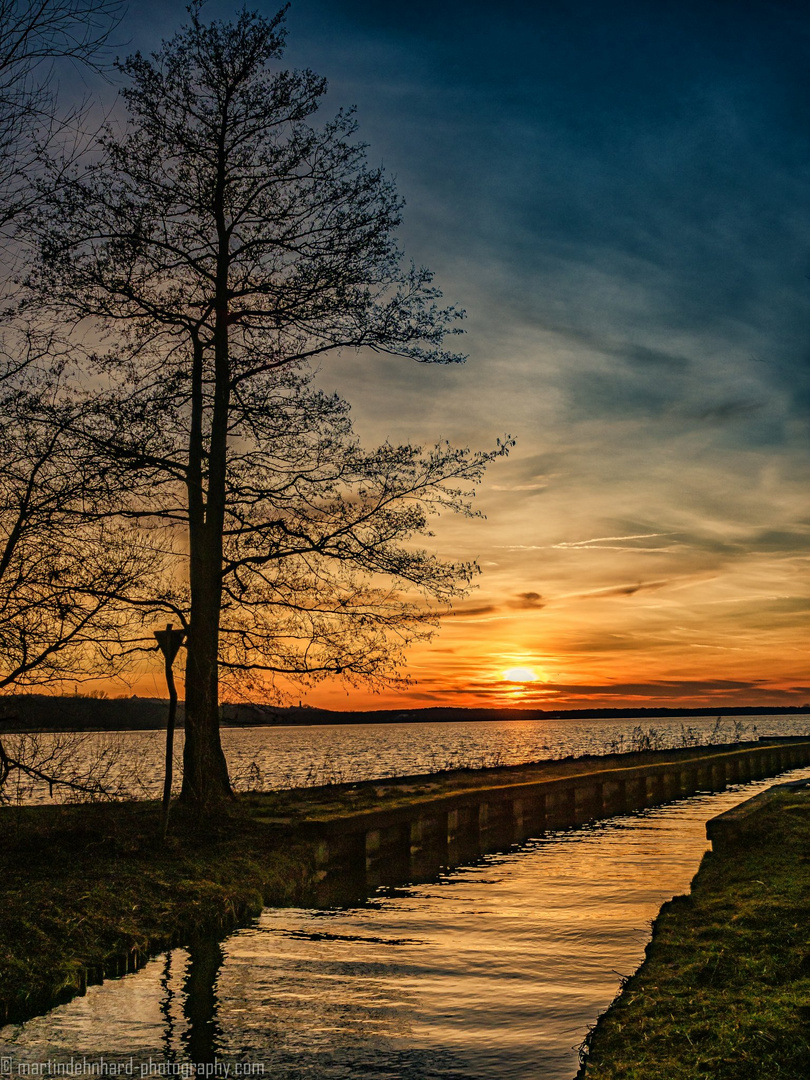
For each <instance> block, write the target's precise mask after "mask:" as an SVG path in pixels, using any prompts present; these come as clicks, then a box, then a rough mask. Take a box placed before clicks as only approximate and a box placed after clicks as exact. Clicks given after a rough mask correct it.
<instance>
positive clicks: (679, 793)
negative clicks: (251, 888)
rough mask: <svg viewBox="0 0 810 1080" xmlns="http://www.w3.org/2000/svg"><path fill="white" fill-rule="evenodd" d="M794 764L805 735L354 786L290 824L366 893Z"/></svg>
mask: <svg viewBox="0 0 810 1080" xmlns="http://www.w3.org/2000/svg"><path fill="white" fill-rule="evenodd" d="M802 765H810V739H806V738H803V737H802V738H787V737H786V738H765V739H762V740H760V741H759V742H757V743H739V744H732V745H726V746H712V747H690V748H687V749H682V750H672V751H659V752H653V753H650V752H648V753H644V754H621V755H612V756H611V757H609V758H598V757H591V758H583V759H579V760H574V761H565V762H543V763H538V764H537V765H535V766H515V767H511V768H501V769H493V770H478V771H476V772H469V773H467V774H466V775H465V774H462V773H450V774H447V775H446V776H445V777H433V778H430V777H422V778H415V777H411V778H403V779H400V780H398V781H396V782H394V781H392V782H391V783H390V784H388V785H381V784H376V785H374V784H372V783H371V782H369V783H368V784H360V785H353V786H352V788H350V789H349V790H348V791H347V790H344V791H343V792H342V793H341V794H342V797H341V800H340V802H332V803H330V802H327V803H325V804H324V805H323V806H318V805H317V804H315V805H313V804H312V803H311V802H310V805H309V806H306V805H304V806H302V807H301V813H300V815H299V817H298V818H297V819H296V821H295V824H296V827H297V831H298V833H299V835H300V836H302V838H303V837H306V838H307V839H309V840H311V841H314V843H315V847H316V862H317V866H318V869H319V871H320V872H321V875H322V876H324V877H326V876H329V877H332V878H339V879H341V880H342V881H343V882H344V884H345V880H346V878H347V876H349V875H353V876H354V878H355V880H357V879H359V878H364V879H365V885H366V887H370V888H371V887H374V886H375V885H376V884H380V883H381V882H385V881H396V880H398V879H401V880H415V879H417V880H418V879H419V878H423V877H429V876H431V875H432V874H435V873H436V872H437V870H438V869H439V868H441V867H445V866H455V865H459V864H461V863H463V862H465V861H468V860H469V859H472V858H475V857H476V856H477V855H479V854H483V853H485V852H490V851H498V850H502V849H503V848H505V847H509V846H510V845H511V844H515V843H521V842H523V841H525V840H527V839H528V838H530V837H533V836H538V835H540V834H542V833H543V832H547V831H551V830H556V829H567V828H572V827H576V826H578V825H583V824H585V823H587V822H590V821H596V820H599V819H600V818H607V817H612V816H614V815H617V814H623V813H628V812H630V811H633V810H639V809H643V808H646V807H650V806H658V805H660V804H662V803H666V802H670V801H673V800H675V799H680V798H686V797H688V796H690V795H694V794H695V793H697V792H709V791H721V790H723V789H724V788H725V787H727V786H728V785H729V784H734V783H741V782H745V781H749V780H758V779H762V778H764V777H767V776H774V775H777V774H779V773H780V772H783V771H785V770H787V769H790V768H795V767H798V766H802ZM419 780H421V781H422V783H421V784H420V783H418V782H417V781H419ZM352 790H353V791H355V792H356V793H357V794H358V797H361V793H362V794H365V795H366V797H367V796H368V793H369V791H373V792H374V793H375V794H376V796H377V797H376V799H375V800H374V803H373V805H367V806H363V807H362V808H357V809H353V808H352V806H351V805H350V802H351V800H350V798H349V796H350V795H351V793H352ZM311 798H312V797H311V796H310V800H311ZM274 820H278V819H274ZM289 820H290V823H292V819H289Z"/></svg>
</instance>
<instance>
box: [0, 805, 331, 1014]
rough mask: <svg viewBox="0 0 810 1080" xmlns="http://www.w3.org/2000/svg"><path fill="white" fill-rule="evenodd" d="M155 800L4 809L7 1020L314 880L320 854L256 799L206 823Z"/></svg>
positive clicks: (0, 866) (291, 898)
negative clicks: (261, 814) (267, 815)
mask: <svg viewBox="0 0 810 1080" xmlns="http://www.w3.org/2000/svg"><path fill="white" fill-rule="evenodd" d="M158 837H159V810H158V807H157V805H156V804H152V803H123V804H104V805H99V804H96V805H85V806H68V807H35V808H33V807H32V808H23V809H17V808H6V809H4V810H2V811H0V1023H2V1022H5V1021H19V1020H23V1019H26V1018H27V1017H30V1016H32V1015H35V1014H36V1013H38V1012H42V1011H44V1010H46V1009H48V1008H50V1007H52V1006H53V1005H54V1004H56V1003H58V1002H60V1001H65V1000H67V999H69V998H70V997H73V996H74V995H75V994H77V993H81V992H83V990H84V987H85V986H86V985H87V983H88V982H91V983H92V982H98V981H100V980H101V978H102V977H103V976H105V975H117V974H123V973H124V972H125V971H127V970H134V969H135V968H136V967H138V966H139V965H140V964H142V963H144V962H145V961H146V959H147V958H148V956H149V955H151V954H153V953H155V952H160V951H162V950H163V949H166V948H169V947H171V946H173V945H175V944H179V943H181V942H184V941H190V940H193V938H194V937H195V936H199V935H208V934H212V933H217V932H220V931H221V932H225V931H226V930H228V929H230V928H231V927H232V926H235V925H237V924H239V923H241V922H245V921H247V920H248V919H249V918H250V917H251V916H252V915H254V914H256V913H258V912H259V911H260V910H261V908H262V906H263V905H264V904H272V905H285V904H297V903H301V902H302V901H304V900H305V898H306V896H307V895H308V893H309V891H310V889H311V888H312V886H313V880H314V878H313V873H314V872H313V868H312V867H313V864H312V857H311V851H310V849H309V848H308V847H307V846H306V845H305V844H302V843H301V842H300V841H295V840H292V839H290V838H289V837H287V836H286V835H285V833H284V831H283V830H281V829H279V828H273V827H268V825H267V824H266V823H258V822H256V821H255V820H254V818H253V814H252V808H251V805H250V800H245V801H240V802H239V803H235V804H234V805H233V806H229V807H227V808H225V809H224V810H223V811H222V812H220V813H219V814H217V816H216V818H215V820H213V821H209V822H207V823H201V822H199V821H198V820H195V819H193V818H191V817H188V816H184V815H183V813H182V811H179V810H176V811H174V818H173V823H172V831H171V833H170V836H169V838H168V841H167V843H166V844H163V843H161V842H160V840H159V838H158Z"/></svg>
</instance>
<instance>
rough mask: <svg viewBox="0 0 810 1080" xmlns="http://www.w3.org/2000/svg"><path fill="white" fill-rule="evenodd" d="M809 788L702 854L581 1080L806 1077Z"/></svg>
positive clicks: (599, 1036) (596, 1039) (809, 1067)
mask: <svg viewBox="0 0 810 1080" xmlns="http://www.w3.org/2000/svg"><path fill="white" fill-rule="evenodd" d="M809 914H810V793H808V792H806V791H798V792H797V791H794V792H789V791H786V792H784V793H780V794H779V795H778V796H777V797H776V798H774V799H773V801H772V802H770V803H769V804H768V805H767V807H765V808H763V809H762V810H761V811H760V812H759V813H758V815H757V820H756V830H755V832H754V833H753V834H751V835H749V836H747V837H746V839H745V842H744V843H741V844H739V845H734V846H733V847H732V848H730V849H729V850H723V851H721V852H717V853H716V852H709V853H707V854H706V856H705V857H704V859H703V862H702V863H701V866H700V869H699V871H698V873H697V875H696V877H695V879H694V881H693V882H692V889H691V892H690V894H689V895H688V896H679V897H676V898H675V899H674V900H672V901H670V902H669V903H667V904H664V906H663V907H662V909H661V912H660V914H659V916H658V918H657V920H656V922H655V924H654V928H653V937H652V940H651V942H650V944H649V945H648V946H647V953H646V959H645V961H644V963H643V964H642V966H641V967H640V968H639V970H638V971H637V972H636V974H635V975H633V976H632V977H631V978H630V979H629V980H628V981H627V982H626V984H625V986H624V989H623V990H622V992H621V994H620V995H619V997H618V998H617V999H616V1000H615V1001H614V1003H613V1005H611V1007H610V1009H609V1010H608V1011H607V1012H606V1013H605V1014H604V1015H603V1016H602V1017H601V1018H600V1020H599V1022H598V1024H597V1026H596V1028H595V1030H594V1031H593V1032H592V1033H591V1035H590V1037H589V1044H590V1045H589V1054H588V1057H587V1060H586V1062H585V1064H584V1065H583V1068H582V1069H581V1070H580V1073H579V1076H580V1077H581V1078H583V1080H762V1078H763V1077H775V1078H779V1080H806V1077H808V1076H810V920H809V919H808V915H809Z"/></svg>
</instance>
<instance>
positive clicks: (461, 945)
mask: <svg viewBox="0 0 810 1080" xmlns="http://www.w3.org/2000/svg"><path fill="white" fill-rule="evenodd" d="M804 776H810V769H808V768H805V769H797V770H792V771H791V772H790V773H786V774H785V775H784V776H783V777H782V779H796V778H799V777H804ZM774 782H775V780H774V779H770V780H765V781H756V782H752V783H749V784H744V785H736V786H734V787H732V788H729V789H727V790H726V791H724V792H720V793H716V794H706V795H697V796H693V797H692V798H689V799H685V800H681V801H679V802H676V803H672V804H669V805H666V806H661V807H656V808H653V809H648V810H644V811H640V812H638V813H635V814H630V815H624V816H621V817H615V818H612V819H609V820H607V821H603V822H599V823H597V824H594V825H591V826H587V827H584V828H580V829H576V830H571V831H566V832H558V833H549V834H545V835H542V836H540V837H538V838H537V839H536V840H533V841H530V842H528V843H526V844H524V845H522V846H520V847H516V848H513V849H511V850H509V851H507V852H503V853H500V854H495V855H490V856H485V857H482V858H481V859H480V860H478V861H477V862H475V863H474V864H472V865H469V866H465V867H460V868H456V869H454V870H450V871H447V872H446V873H444V874H442V875H441V876H439V877H438V878H436V879H435V880H433V881H431V882H429V883H427V884H410V885H403V886H402V887H398V888H388V889H381V890H378V891H377V892H376V893H374V894H373V895H371V896H369V897H367V898H366V899H364V900H361V901H356V902H353V903H351V904H350V905H348V906H345V907H332V908H322V909H318V908H310V909H291V908H286V909H268V910H265V911H264V912H263V913H262V915H261V916H260V917H259V918H258V919H256V920H255V922H254V923H253V924H252V925H250V926H247V927H245V928H243V929H240V930H237V931H236V932H234V933H232V934H231V935H229V936H228V937H227V938H225V939H224V940H223V941H221V942H216V941H201V942H198V943H197V944H196V945H195V946H194V947H193V948H191V949H180V948H178V949H174V950H173V951H172V952H171V953H169V954H164V955H162V956H159V957H156V958H155V959H154V960H152V961H150V963H149V964H147V966H146V967H145V968H143V969H142V970H141V971H139V972H137V973H135V974H132V975H128V976H126V977H124V978H123V979H119V980H111V981H108V982H107V983H105V984H104V985H102V986H97V987H91V988H90V989H89V990H88V992H87V995H86V996H85V997H83V998H78V999H76V1000H74V1001H72V1002H70V1003H68V1004H66V1005H63V1006H60V1007H59V1008H56V1009H54V1010H53V1011H52V1012H50V1013H49V1014H48V1015H46V1016H43V1017H38V1018H35V1019H33V1020H31V1021H29V1022H28V1023H25V1024H22V1025H18V1026H11V1025H9V1026H6V1027H5V1028H2V1029H0V1049H1V1050H2V1054H3V1056H4V1057H5V1058H6V1059H7V1060H10V1061H11V1062H12V1063H13V1064H14V1070H15V1071H17V1072H18V1074H19V1069H20V1066H21V1065H23V1064H24V1063H35V1062H36V1063H40V1062H51V1063H52V1068H55V1067H56V1066H55V1064H54V1063H59V1062H61V1063H68V1062H70V1061H71V1059H72V1060H73V1062H74V1063H75V1064H76V1065H78V1066H80V1065H81V1062H82V1061H84V1060H86V1061H87V1062H88V1063H90V1064H92V1063H93V1062H98V1061H99V1060H100V1059H102V1058H103V1060H104V1061H105V1062H106V1063H107V1064H108V1066H109V1064H110V1063H113V1062H117V1063H119V1064H121V1065H123V1067H124V1068H127V1069H130V1070H131V1072H130V1075H136V1076H142V1075H143V1076H145V1075H159V1074H161V1071H162V1074H163V1075H166V1074H167V1073H169V1074H173V1075H178V1074H179V1075H183V1072H182V1070H183V1069H184V1068H187V1067H188V1063H190V1062H209V1063H211V1067H212V1068H218V1069H219V1072H218V1073H216V1074H214V1073H212V1074H211V1075H225V1073H224V1067H225V1065H230V1066H231V1071H230V1074H229V1075H231V1076H233V1075H237V1073H236V1071H235V1069H236V1066H237V1065H238V1066H239V1068H240V1072H239V1073H238V1075H249V1074H251V1073H252V1074H253V1075H257V1074H262V1075H264V1076H268V1077H272V1078H273V1080H361V1078H362V1080H571V1078H572V1077H573V1076H574V1074H575V1073H576V1071H577V1067H578V1055H577V1048H578V1046H579V1045H580V1044H581V1042H582V1040H583V1039H584V1037H585V1035H586V1033H587V1031H588V1029H589V1027H590V1026H591V1025H592V1024H593V1023H594V1022H595V1020H596V1018H597V1016H598V1015H599V1013H601V1012H602V1011H603V1010H604V1009H605V1008H606V1007H607V1006H608V1004H609V1003H610V1001H611V1000H612V998H613V997H614V996H615V994H616V993H617V992H618V990H619V988H620V984H621V980H622V978H623V977H624V976H627V975H629V974H631V973H632V972H633V971H634V970H635V969H636V967H637V966H638V964H639V963H640V961H641V960H642V958H643V953H644V946H645V945H646V943H647V941H648V940H649V935H650V924H651V920H652V919H654V917H655V915H656V914H657V912H658V909H659V907H660V905H661V903H662V902H663V901H665V900H667V899H669V898H670V897H672V896H673V895H675V894H678V893H682V892H685V891H687V890H688V888H689V883H690V881H691V879H692V877H693V875H694V873H695V871H696V870H697V867H698V864H699V862H700V859H701V856H702V854H703V852H704V851H705V850H706V848H707V843H706V839H705V823H706V821H707V819H708V818H710V817H713V816H715V815H716V814H719V813H721V812H722V811H724V810H727V809H729V808H730V807H731V806H734V805H736V804H737V803H739V802H741V801H742V800H744V799H747V798H749V797H750V796H751V795H753V794H755V793H757V792H758V791H761V790H763V789H764V788H766V787H768V786H770V785H771V784H772V783H774ZM186 1075H188V1074H187V1073H186Z"/></svg>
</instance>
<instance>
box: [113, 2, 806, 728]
mask: <svg viewBox="0 0 810 1080" xmlns="http://www.w3.org/2000/svg"><path fill="white" fill-rule="evenodd" d="M249 6H250V5H249ZM257 6H258V7H260V8H261V10H263V11H265V12H266V13H268V14H270V13H272V12H274V11H275V10H276V5H275V4H272V3H270V4H259V5H257ZM205 10H206V13H210V14H218V15H219V14H221V15H227V14H228V13H229V12H230V11H233V10H234V8H233V6H228V5H224V4H219V3H216V4H213V3H212V4H210V5H208V6H207V7H206V9H205ZM184 14H185V13H184V5H183V3H182V2H176V0H170V2H162V3H161V4H160V5H157V4H154V5H152V6H149V5H147V6H146V7H145V8H144V9H142V11H141V13H140V14H138V15H136V14H134V13H133V14H132V15H130V16H128V17H127V19H126V21H125V23H124V25H123V27H122V28H121V32H120V33H119V37H124V36H129V37H130V38H131V45H130V46H123V47H122V48H121V50H120V51H121V52H122V53H124V52H128V51H131V49H132V48H133V47H136V46H137V47H139V48H142V49H145V50H148V49H149V48H152V47H155V46H156V45H157V44H158V40H159V37H160V36H163V35H170V34H171V33H172V32H173V31H174V29H176V28H177V26H179V25H180V24H181V23H182V22H183V21H184ZM288 26H289V46H288V50H287V55H286V62H287V63H288V64H289V65H291V66H310V67H312V68H313V69H314V70H316V71H317V72H319V73H321V74H323V75H325V76H326V77H327V78H328V80H329V84H330V94H329V97H328V99H327V100H328V102H329V105H330V106H331V109H332V110H333V111H334V110H336V109H337V108H338V107H339V106H341V105H349V104H355V105H356V106H357V109H358V119H359V124H360V134H361V136H362V137H363V139H364V140H365V141H367V142H368V144H369V148H370V149H369V158H370V160H371V161H372V163H378V162H380V163H383V164H384V166H385V168H386V169H387V171H388V172H389V173H390V174H392V175H393V176H394V177H395V178H396V181H397V185H398V188H399V191H400V193H401V194H402V195H403V196H404V198H405V200H406V203H407V206H406V209H405V223H404V227H403V229H402V231H401V239H402V244H403V247H404V249H405V251H406V254H407V255H408V257H410V258H412V259H414V260H415V261H416V262H418V263H424V264H426V265H428V266H430V267H431V268H432V269H433V270H435V272H436V276H437V282H438V283H439V284H440V286H441V287H442V289H443V291H444V294H445V296H446V298H447V299H448V301H450V302H452V303H456V304H458V305H460V306H462V307H464V308H466V309H467V312H468V319H467V323H466V331H467V333H466V338H465V340H464V344H463V347H464V351H466V352H468V353H469V360H468V361H467V363H466V364H465V365H464V366H461V367H455V368H446V367H445V368H438V367H427V366H419V365H416V364H414V363H412V362H410V361H407V360H397V359H392V358H389V359H381V358H379V357H374V356H363V355H360V356H347V357H344V358H342V359H339V360H330V361H328V362H326V363H325V364H324V367H323V370H322V373H321V376H320V381H321V383H322V384H323V385H324V386H325V387H328V388H330V389H336V390H338V391H339V392H340V393H341V394H343V395H344V396H345V397H346V398H347V399H348V400H349V401H350V402H351V403H352V405H353V415H354V420H355V424H356V427H357V430H358V431H359V433H360V434H361V436H362V437H363V439H364V440H365V441H366V442H368V443H371V442H373V441H375V440H377V441H379V440H382V439H385V438H388V439H391V440H392V441H398V440H405V439H407V440H413V441H417V442H423V443H432V442H434V441H436V440H438V439H445V438H447V439H449V440H451V441H452V442H457V443H462V444H469V445H472V446H475V447H479V448H488V447H491V446H492V445H493V444H494V441H495V439H496V438H497V437H498V436H502V435H504V434H506V433H509V434H511V435H513V436H514V437H515V438H516V439H517V447H516V449H515V450H514V452H513V453H512V454H511V456H510V457H509V458H508V459H507V460H505V461H499V462H497V463H496V464H495V465H494V466H493V467H492V468H491V470H490V472H489V474H488V476H487V479H486V481H485V483H484V484H483V486H482V488H481V490H480V493H479V496H478V499H477V503H478V508H479V509H480V510H481V511H482V512H483V513H485V514H486V520H484V521H462V520H460V519H456V520H442V521H440V522H439V523H438V524H437V538H436V545H437V548H438V549H439V550H441V552H442V553H443V554H445V555H447V556H449V557H453V558H465V559H470V558H474V559H477V560H478V562H479V563H480V565H481V568H482V571H483V573H482V575H481V577H480V578H479V585H478V588H477V590H476V591H475V592H474V593H473V594H472V595H471V596H470V597H469V599H467V600H466V601H464V602H462V603H461V604H460V605H459V606H458V608H457V610H456V612H455V613H454V614H453V615H450V616H448V617H446V618H444V619H443V620H442V627H441V630H440V632H439V633H438V634H437V636H436V637H435V638H434V641H433V643H432V644H431V645H430V646H429V647H426V646H422V647H418V648H415V649H413V651H412V653H411V660H410V674H411V677H412V678H413V680H415V682H414V685H413V686H412V687H411V688H410V689H409V690H407V691H404V692H403V691H399V692H396V693H394V692H391V693H387V694H383V695H381V696H371V695H369V694H366V693H364V692H361V691H355V690H350V691H349V692H348V693H347V691H346V688H345V687H343V686H341V685H340V684H338V683H334V684H325V685H324V686H322V687H321V688H319V689H317V690H313V691H311V692H309V693H307V694H306V695H304V700H305V701H307V702H309V703H311V704H320V705H326V706H328V707H332V708H342V709H345V708H375V707H382V706H409V705H410V706H419V705H435V704H464V705H471V704H493V705H496V704H497V705H501V704H506V703H513V704H518V705H524V706H531V705H537V706H540V707H543V708H550V709H554V708H576V707H582V706H587V705H609V706H616V705H632V704H637V705H649V704H671V705H697V704H700V705H702V704H706V705H707V706H709V707H711V705H712V704H732V703H740V704H771V703H773V704H780V703H785V704H788V703H790V704H801V703H803V702H805V701H810V673H808V671H807V663H808V660H807V651H808V644H810V642H808V637H809V636H810V635H808V615H810V580H809V579H808V574H807V569H808V554H809V553H810V546H809V544H808V540H809V539H810V514H809V513H808V510H809V509H810V508H809V507H808V468H807V466H808V456H810V442H809V441H808V416H809V415H810V414H809V412H808V409H809V408H810V121H808V117H810V78H809V77H808V57H809V56H810V10H808V9H806V8H805V5H802V4H797V3H795V2H784V3H780V2H779V0H750V2H742V0H736V2H731V0H701V2H700V3H691V2H687V0H659V2H657V3H656V4H650V3H649V2H646V0H643V2H642V0H637V2H616V0H610V2H608V0H600V2H586V0H566V2H563V3H554V4H552V3H527V4H523V3H509V2H505V3H504V4H502V5H500V6H499V7H498V9H497V13H496V12H495V11H494V9H493V8H492V6H491V5H489V4H484V3H478V2H469V0H467V2H460V0H459V2H455V0H451V2H441V3H435V2H432V3H423V2H421V0H412V2H410V3H408V4H404V3H403V4H380V3H379V2H376V0H369V2H359V0H330V2H328V3H317V2H314V0H295V2H294V3H293V5H292V8H291V10H290V13H289V16H288ZM510 669H526V670H525V671H524V672H520V671H518V672H517V673H513V678H512V680H511V681H510V680H508V679H506V680H505V679H504V672H507V671H509V670H510ZM532 675H534V676H536V678H535V679H534V680H533V681H522V680H524V679H526V680H528V679H529V677H530V676H532ZM136 688H137V690H138V692H139V693H152V692H159V691H160V680H159V679H157V678H156V677H155V678H154V679H153V677H152V676H151V675H150V676H148V677H146V678H144V679H143V680H141V681H140V682H139V683H138V684H137V687H136ZM296 696H298V695H296Z"/></svg>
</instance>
